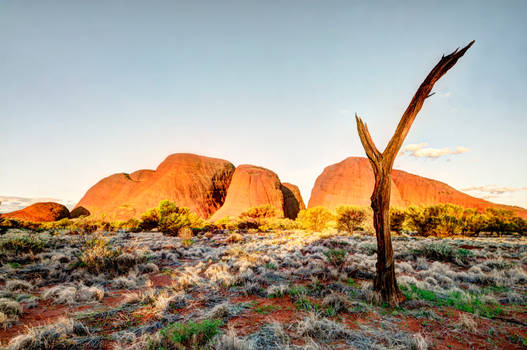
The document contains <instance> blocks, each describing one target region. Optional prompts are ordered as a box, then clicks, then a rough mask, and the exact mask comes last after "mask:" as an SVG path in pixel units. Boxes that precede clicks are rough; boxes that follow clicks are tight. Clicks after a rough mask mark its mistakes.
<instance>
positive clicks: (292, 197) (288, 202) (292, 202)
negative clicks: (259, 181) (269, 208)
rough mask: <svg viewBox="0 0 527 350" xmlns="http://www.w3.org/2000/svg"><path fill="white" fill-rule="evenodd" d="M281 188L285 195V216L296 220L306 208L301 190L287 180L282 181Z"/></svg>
mask: <svg viewBox="0 0 527 350" xmlns="http://www.w3.org/2000/svg"><path fill="white" fill-rule="evenodd" d="M281 190H282V194H283V196H284V216H285V217H286V218H289V219H293V220H294V219H296V217H297V215H298V212H299V211H300V210H302V209H306V206H305V204H304V200H303V199H302V195H301V194H300V190H299V189H298V187H297V186H296V185H293V184H290V183H287V182H283V183H282V186H281Z"/></svg>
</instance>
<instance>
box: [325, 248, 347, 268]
mask: <svg viewBox="0 0 527 350" xmlns="http://www.w3.org/2000/svg"><path fill="white" fill-rule="evenodd" d="M347 253H348V252H347V251H345V250H344V249H329V250H328V251H326V252H324V255H325V256H326V258H327V259H328V262H329V263H330V264H331V265H333V266H335V267H336V268H337V269H338V270H339V271H340V270H341V269H342V267H343V266H344V262H345V261H346V254H347Z"/></svg>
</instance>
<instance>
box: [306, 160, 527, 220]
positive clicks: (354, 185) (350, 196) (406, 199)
mask: <svg viewBox="0 0 527 350" xmlns="http://www.w3.org/2000/svg"><path fill="white" fill-rule="evenodd" d="M374 184H375V179H374V176H373V171H372V169H371V165H370V163H369V161H368V160H367V159H366V158H362V157H349V158H346V159H344V160H343V161H342V162H340V163H337V164H333V165H330V166H328V167H326V168H325V169H324V171H323V172H322V174H321V175H320V176H319V177H318V178H317V180H316V182H315V186H314V187H313V190H312V192H311V198H310V199H309V204H308V206H309V207H310V208H312V207H315V206H318V205H322V206H325V207H327V208H329V209H335V208H336V207H338V206H339V205H343V204H350V205H359V206H369V205H370V196H371V194H372V191H373V187H374ZM441 203H452V204H456V205H460V206H463V207H467V208H476V209H480V210H482V209H485V208H488V207H497V208H505V209H510V210H513V211H515V212H516V213H517V214H518V215H520V216H522V217H527V210H525V209H523V208H519V207H514V206H507V205H502V204H495V203H492V202H489V201H486V200H483V199H480V198H475V197H472V196H469V195H468V194H465V193H463V192H460V191H458V190H456V189H454V188H452V187H450V186H448V185H447V184H445V183H442V182H440V181H436V180H432V179H428V178H425V177H421V176H417V175H413V174H409V173H407V172H405V171H401V170H393V171H392V193H391V205H392V206H400V207H406V206H409V205H412V204H415V205H432V204H441Z"/></svg>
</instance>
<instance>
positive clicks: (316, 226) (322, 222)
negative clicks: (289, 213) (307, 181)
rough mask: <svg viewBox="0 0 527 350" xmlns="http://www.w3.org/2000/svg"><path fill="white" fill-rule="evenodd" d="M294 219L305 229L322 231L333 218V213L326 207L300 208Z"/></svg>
mask: <svg viewBox="0 0 527 350" xmlns="http://www.w3.org/2000/svg"><path fill="white" fill-rule="evenodd" d="M296 220H297V222H298V223H299V224H300V226H301V227H302V228H304V229H306V230H310V231H322V230H324V229H325V228H327V227H328V224H329V223H330V221H332V220H334V215H333V214H332V213H331V212H330V211H329V210H328V209H327V208H325V207H322V206H318V207H313V208H309V209H302V210H300V212H299V213H298V217H297V218H296Z"/></svg>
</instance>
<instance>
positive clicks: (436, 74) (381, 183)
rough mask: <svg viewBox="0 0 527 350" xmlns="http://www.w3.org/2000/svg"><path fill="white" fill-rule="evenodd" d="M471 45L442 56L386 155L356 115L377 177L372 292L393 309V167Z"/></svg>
mask: <svg viewBox="0 0 527 350" xmlns="http://www.w3.org/2000/svg"><path fill="white" fill-rule="evenodd" d="M472 44H474V41H472V42H471V43H469V44H468V45H467V46H465V47H464V48H463V49H462V50H459V51H458V50H455V51H454V52H452V53H451V54H450V55H447V56H443V57H442V58H441V60H440V61H439V63H438V64H437V65H436V66H435V67H434V68H433V69H432V71H431V72H430V73H429V74H428V76H427V77H426V79H425V80H424V81H423V83H422V84H421V85H420V86H419V89H417V92H416V93H415V95H414V97H413V98H412V101H411V102H410V105H409V106H408V108H407V109H406V111H405V112H404V114H403V116H402V117H401V120H400V122H399V124H398V125H397V129H396V130H395V134H394V135H393V137H392V139H391V140H390V142H389V143H388V146H386V149H385V150H384V152H382V153H381V152H379V150H378V149H377V147H376V146H375V143H374V142H373V140H372V138H371V135H370V132H369V131H368V126H367V125H366V124H365V123H363V121H362V120H361V119H360V118H359V117H358V116H357V115H355V118H356V120H357V131H358V133H359V137H360V140H361V143H362V146H363V147H364V150H365V151H366V155H367V156H368V159H369V160H370V164H371V166H372V168H373V172H374V174H375V188H374V189H373V194H372V196H371V207H372V209H373V226H374V227H375V233H376V236H377V275H376V277H375V281H374V283H373V289H374V291H376V292H378V293H380V295H381V298H382V300H383V301H384V302H386V303H388V304H389V305H391V306H394V305H397V304H399V303H400V302H401V301H402V300H404V296H403V294H402V293H401V291H400V290H399V287H398V286H397V280H396V278H395V266H394V261H393V248H392V238H391V234H390V193H391V182H392V167H393V163H394V161H395V157H396V156H397V154H398V153H399V150H400V149H401V146H402V144H403V142H404V139H405V138H406V135H407V134H408V131H410V127H411V126H412V123H413V121H414V120H415V117H416V116H417V113H419V111H420V110H421V107H422V106H423V103H424V101H425V99H426V98H428V97H430V96H432V95H433V94H430V91H432V87H433V86H434V84H435V82H436V81H437V80H439V78H441V77H442V76H443V75H444V74H445V73H446V72H447V71H448V70H449V69H450V68H452V67H453V66H454V65H455V64H456V62H457V60H458V59H459V58H460V57H461V56H463V55H464V54H465V52H466V51H467V50H468V49H469V48H470V46H472Z"/></svg>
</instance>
